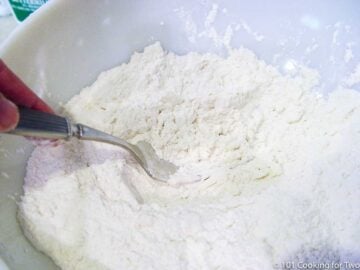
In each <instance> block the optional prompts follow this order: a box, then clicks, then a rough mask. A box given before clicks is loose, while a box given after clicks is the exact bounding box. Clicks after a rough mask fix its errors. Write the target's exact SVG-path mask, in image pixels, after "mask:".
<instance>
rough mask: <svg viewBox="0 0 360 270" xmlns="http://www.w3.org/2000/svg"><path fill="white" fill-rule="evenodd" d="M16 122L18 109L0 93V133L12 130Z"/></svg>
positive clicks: (17, 120)
mask: <svg viewBox="0 0 360 270" xmlns="http://www.w3.org/2000/svg"><path fill="white" fill-rule="evenodd" d="M18 122H19V111H18V108H17V107H16V105H15V104H14V103H12V102H11V101H10V100H8V99H6V98H5V97H4V96H3V95H2V94H1V93H0V132H7V131H10V130H12V129H14V128H15V127H16V125H17V123H18Z"/></svg>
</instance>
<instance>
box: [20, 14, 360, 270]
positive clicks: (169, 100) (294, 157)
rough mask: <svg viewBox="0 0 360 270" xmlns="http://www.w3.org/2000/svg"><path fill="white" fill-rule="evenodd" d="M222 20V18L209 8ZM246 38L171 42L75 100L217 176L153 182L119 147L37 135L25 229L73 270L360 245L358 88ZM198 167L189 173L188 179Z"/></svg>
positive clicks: (113, 128) (224, 262)
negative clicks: (322, 86)
mask: <svg viewBox="0 0 360 270" xmlns="http://www.w3.org/2000/svg"><path fill="white" fill-rule="evenodd" d="M209 21H210V19H209ZM298 70H299V71H298V72H297V73H294V74H291V75H287V76H284V75H281V74H280V73H279V72H278V71H277V70H276V69H275V68H274V67H272V66H269V65H267V64H265V63H264V62H263V61H261V60H258V59H257V58H256V57H255V55H254V54H253V53H252V52H251V51H249V50H247V49H237V50H232V51H231V52H230V53H229V56H228V57H227V58H222V57H220V56H216V55H212V54H204V55H200V54H197V53H189V54H187V55H185V56H177V55H174V54H172V53H166V52H164V51H163V50H162V48H161V47H160V45H159V44H154V45H152V46H149V47H147V48H146V49H145V50H144V52H143V53H135V54H134V55H133V56H132V57H131V60H130V62H129V63H128V64H122V65H121V66H119V67H116V68H114V69H111V70H109V71H106V72H104V73H102V74H101V75H100V76H99V78H98V80H97V81H96V82H95V83H94V84H93V85H92V86H90V87H87V88H85V89H84V90H83V91H82V92H81V93H80V94H79V95H77V96H75V97H73V98H72V99H71V100H70V102H68V103H67V104H66V105H65V110H66V113H67V114H68V115H69V116H71V117H72V118H73V119H74V120H75V121H77V122H81V123H83V124H87V125H90V126H93V127H96V128H98V129H101V130H104V131H106V132H110V133H112V134H113V135H115V136H119V137H122V138H124V139H125V140H128V141H130V142H131V143H136V142H138V141H142V140H144V141H147V142H150V143H151V144H152V145H153V147H154V148H155V150H156V151H157V153H158V155H159V156H160V157H163V158H165V159H167V160H170V161H171V162H174V163H175V164H176V165H178V166H180V167H181V168H183V167H185V166H189V165H191V166H193V167H194V168H195V169H197V170H200V171H206V172H207V173H208V174H209V176H210V177H209V179H207V180H205V181H201V182H197V183H193V184H182V185H172V184H171V183H170V184H163V183H159V182H156V181H153V180H152V179H150V178H149V177H147V176H146V174H144V173H143V171H142V170H141V169H140V168H139V167H138V166H136V164H133V163H131V161H130V160H129V159H128V154H127V153H126V152H124V151H122V150H121V149H120V148H116V147H113V146H108V145H104V144H100V143H93V142H81V143H79V142H73V141H70V142H66V143H61V144H60V145H58V146H56V147H50V146H39V147H37V148H36V149H35V150H34V152H33V154H32V156H31V159H30V160H29V163H28V167H27V175H26V178H25V185H24V196H23V198H22V201H21V203H20V205H19V208H20V211H19V212H20V213H19V217H20V219H21V222H22V225H23V228H24V232H25V234H26V235H27V237H28V238H29V239H30V240H31V241H32V242H33V243H34V245H35V246H36V247H37V248H38V249H39V250H41V251H43V252H45V253H46V254H48V255H49V256H50V257H51V258H52V259H53V260H54V261H55V263H56V264H57V265H59V266H60V267H61V268H62V269H261V270H263V269H273V267H275V266H274V265H276V264H280V263H281V262H284V261H294V262H337V261H344V260H347V261H351V260H355V259H356V257H355V256H359V255H358V254H360V246H359V244H358V243H359V242H360V231H359V229H358V224H359V222H360V212H359V210H358V209H359V205H360V183H359V181H358V180H359V178H360V167H359V166H360V163H359V156H360V94H359V93H358V92H356V91H354V90H350V89H342V90H337V91H335V92H333V93H331V94H330V95H329V96H328V97H327V98H326V99H325V98H323V97H322V96H320V95H319V94H316V91H314V90H316V87H317V84H318V80H319V78H318V75H317V73H316V72H314V71H312V70H308V69H306V68H303V67H299V68H298ZM188 180H189V179H182V181H183V182H187V181H188Z"/></svg>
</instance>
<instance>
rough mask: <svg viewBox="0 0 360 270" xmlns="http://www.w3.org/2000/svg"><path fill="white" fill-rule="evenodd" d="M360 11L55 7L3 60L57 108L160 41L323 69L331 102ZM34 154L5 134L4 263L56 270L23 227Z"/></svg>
mask: <svg viewBox="0 0 360 270" xmlns="http://www.w3.org/2000/svg"><path fill="white" fill-rule="evenodd" d="M359 10H360V3H359V2H357V1H346V2H344V1H342V2H339V1H301V2H294V1H283V0H279V1H276V2H274V1H266V0H256V1H251V2H249V1H245V0H244V1H232V0H224V1H218V2H216V1H214V2H213V1H206V0H198V1H190V0H181V1H180V0H174V1H166V0H160V1H126V0H121V1H118V0H117V1H116V0H108V1H97V0H91V1H85V0H84V1H65V0H64V1H61V0H53V1H50V2H48V4H46V5H45V6H44V7H43V8H41V9H40V10H39V11H38V12H36V13H35V14H34V15H33V16H31V17H30V18H29V19H28V20H27V21H26V22H25V23H24V24H23V25H21V26H20V27H19V28H18V29H17V30H16V32H15V33H14V34H13V35H12V36H11V38H10V39H9V40H8V41H7V43H6V44H5V45H4V47H3V48H2V50H1V58H2V59H4V61H5V62H6V63H7V64H8V65H9V66H10V67H11V68H12V69H13V70H14V71H15V72H16V73H17V74H18V75H19V76H20V77H21V78H22V79H23V80H24V81H25V82H26V83H27V84H28V85H29V86H30V87H31V88H32V89H34V90H35V91H36V92H37V93H38V94H39V95H40V96H42V97H44V98H45V99H46V100H47V101H48V102H49V103H50V104H51V105H52V106H53V107H54V108H59V102H60V103H61V102H66V101H67V100H69V99H70V98H71V97H72V96H73V95H75V94H76V93H78V92H79V90H80V89H82V88H83V87H84V86H86V85H89V84H91V83H92V82H93V81H94V80H95V79H96V77H97V76H98V74H99V73H100V72H101V71H103V70H106V69H109V68H111V67H114V66H116V65H119V64H121V63H122V62H125V61H127V60H128V59H129V57H130V56H131V54H132V53H133V52H134V51H140V50H142V49H143V48H144V47H145V46H147V45H149V44H152V43H154V42H155V41H160V42H161V44H162V46H163V47H164V48H165V49H166V50H169V51H173V52H175V53H177V54H185V53H187V52H191V51H198V52H214V53H218V54H221V55H226V52H227V49H228V48H229V47H233V48H237V47H240V46H244V47H247V48H249V49H251V50H253V51H254V52H255V53H256V54H257V55H258V57H259V58H260V59H264V60H265V61H266V62H268V63H270V64H273V65H275V66H277V67H278V68H279V70H280V71H282V72H284V73H291V72H294V70H296V69H297V68H298V66H299V65H306V66H309V67H310V68H315V69H317V70H319V73H320V76H321V78H322V86H321V87H320V89H319V91H321V92H324V93H326V92H328V91H331V90H333V89H334V88H335V87H336V86H337V85H338V84H341V83H342V82H343V79H344V78H345V77H346V76H348V75H349V74H350V73H351V72H352V71H353V70H354V69H355V67H356V64H357V63H358V62H359V60H360V59H359V55H360V54H359V52H360V47H359V44H360V17H359V16H358V11H359ZM139 72H141V69H139ZM31 149H32V146H31V145H30V143H29V142H27V141H26V140H24V139H22V138H14V137H10V136H6V135H1V138H0V160H1V163H0V172H1V174H0V200H1V201H0V217H1V223H0V255H1V257H2V258H3V259H4V260H5V261H6V263H7V264H8V265H9V266H10V267H11V269H38V270H41V269H57V268H56V267H55V265H54V264H53V263H52V262H51V260H50V259H48V258H47V257H46V256H44V255H42V254H41V253H40V252H38V251H36V250H35V249H34V248H33V247H32V246H31V244H29V242H28V241H27V240H26V238H25V237H24V236H23V234H22V232H21V229H20V227H19V225H18V223H17V220H16V202H17V201H18V200H19V199H20V196H21V193H22V189H21V186H22V183H23V178H24V174H25V166H26V160H27V158H28V156H29V154H30V152H31Z"/></svg>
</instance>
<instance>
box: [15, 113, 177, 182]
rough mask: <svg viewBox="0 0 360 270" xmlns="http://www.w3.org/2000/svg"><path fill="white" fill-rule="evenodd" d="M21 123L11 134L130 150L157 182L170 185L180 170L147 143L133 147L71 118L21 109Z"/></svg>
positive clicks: (140, 143)
mask: <svg viewBox="0 0 360 270" xmlns="http://www.w3.org/2000/svg"><path fill="white" fill-rule="evenodd" d="M19 112H20V120H19V123H18V125H17V127H16V128H15V129H14V130H12V131H11V132H9V133H10V134H14V135H21V136H29V137H36V138H44V139H69V138H71V137H76V138H78V139H79V140H87V141H97V142H103V143H108V144H113V145H117V146H120V147H122V148H124V149H126V150H127V151H128V152H129V153H130V154H131V155H132V156H133V157H134V158H135V160H136V161H137V162H138V163H139V164H140V166H141V167H142V168H143V169H144V171H145V172H146V173H147V174H148V175H149V176H150V177H151V178H153V179H154V180H158V181H162V182H167V181H168V180H169V178H170V176H171V175H173V174H175V172H176V171H177V170H178V167H177V166H176V165H174V164H173V163H171V162H169V161H166V160H164V159H161V158H160V157H158V156H157V154H156V152H155V150H154V148H153V147H152V146H151V145H150V144H149V143H147V142H144V141H142V142H139V143H137V144H136V145H133V144H130V143H128V142H126V141H124V140H122V139H120V138H117V137H114V136H112V135H110V134H107V133H105V132H102V131H100V130H97V129H94V128H91V127H88V126H85V125H82V124H74V123H72V122H71V121H70V120H69V119H68V118H65V117H61V116H58V115H54V114H49V113H44V112H40V111H36V110H31V109H27V108H19Z"/></svg>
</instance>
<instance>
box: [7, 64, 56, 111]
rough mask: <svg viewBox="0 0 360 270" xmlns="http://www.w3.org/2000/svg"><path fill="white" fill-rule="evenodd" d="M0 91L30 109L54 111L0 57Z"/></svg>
mask: <svg viewBox="0 0 360 270" xmlns="http://www.w3.org/2000/svg"><path fill="white" fill-rule="evenodd" d="M0 92H1V93H2V94H3V95H4V96H5V97H6V98H8V99H9V100H11V101H13V102H14V103H15V104H17V105H20V106H24V107H27V108H30V109H35V110H39V111H43V112H49V113H53V112H54V111H53V110H52V109H51V108H50V107H49V106H48V105H47V104H46V103H45V102H44V101H42V100H41V99H40V98H39V97H38V96H37V95H36V94H35V93H34V92H32V91H31V90H30V88H29V87H27V86H26V85H25V83H23V82H22V81H21V80H20V79H19V78H18V77H17V76H16V75H15V74H14V73H13V72H12V71H11V70H10V69H9V68H8V67H7V66H6V64H5V63H4V62H3V61H2V60H1V59H0Z"/></svg>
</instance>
